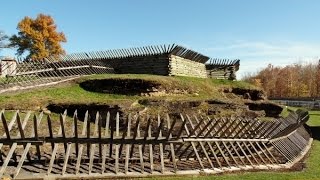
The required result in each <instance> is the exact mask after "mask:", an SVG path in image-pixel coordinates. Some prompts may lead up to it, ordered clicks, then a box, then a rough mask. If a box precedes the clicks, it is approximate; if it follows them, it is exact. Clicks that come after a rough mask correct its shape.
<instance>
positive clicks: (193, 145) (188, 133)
mask: <svg viewBox="0 0 320 180" xmlns="http://www.w3.org/2000/svg"><path fill="white" fill-rule="evenodd" d="M181 117H182V118H183V116H181ZM182 120H183V121H184V119H182ZM184 128H185V130H186V133H187V135H188V136H189V135H190V132H189V129H188V127H187V125H186V124H184ZM190 144H191V146H192V148H193V151H194V153H195V155H196V157H197V159H198V162H199V165H200V166H201V169H202V170H203V169H204V166H203V163H202V161H201V158H200V156H199V154H198V151H197V149H196V146H195V144H194V142H190Z"/></svg>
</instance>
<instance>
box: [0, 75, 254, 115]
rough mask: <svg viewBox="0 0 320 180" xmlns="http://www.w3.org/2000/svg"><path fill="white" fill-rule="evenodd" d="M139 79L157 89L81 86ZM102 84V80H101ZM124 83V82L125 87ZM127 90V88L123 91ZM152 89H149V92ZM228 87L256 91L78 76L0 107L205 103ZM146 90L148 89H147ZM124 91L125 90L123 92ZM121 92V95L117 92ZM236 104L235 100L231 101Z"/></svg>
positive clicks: (4, 100) (223, 83) (15, 96)
mask: <svg viewBox="0 0 320 180" xmlns="http://www.w3.org/2000/svg"><path fill="white" fill-rule="evenodd" d="M115 79H116V80H118V81H119V80H124V82H128V80H139V81H140V82H152V83H154V84H156V85H157V87H154V88H153V87H151V91H152V92H153V93H154V94H152V93H151V94H150V93H148V92H147V93H145V92H141V93H135V94H132V93H131V94H130V93H126V92H130V91H131V90H132V89H131V90H130V88H134V87H136V86H140V85H141V84H137V85H136V86H135V85H134V84H133V85H132V84H131V86H130V87H129V88H128V86H124V87H123V88H121V86H119V84H118V86H116V85H115V84H112V83H111V84H109V87H114V89H112V88H111V90H110V89H109V90H110V91H107V90H106V91H105V92H102V91H100V92H99V91H97V92H95V91H92V90H90V84H89V89H88V84H87V88H84V87H83V86H81V84H83V83H85V82H89V81H92V80H95V81H98V80H104V81H105V80H115ZM102 82H103V81H102ZM126 84H128V83H124V85H126ZM126 88H127V89H126ZM152 88H153V89H152ZM228 88H244V89H256V88H255V87H254V86H252V85H250V84H248V83H245V82H241V81H228V80H213V79H201V78H191V77H164V76H152V75H132V74H130V75H126V74H124V75H111V74H105V75H92V76H86V77H81V78H79V79H76V80H73V81H69V82H68V83H62V84H59V85H56V86H51V87H42V88H38V89H31V90H25V91H22V92H11V93H6V94H1V95H0V107H1V108H6V109H33V110H34V109H39V108H41V107H46V106H47V105H49V104H59V103H67V104H92V103H95V104H132V103H133V102H135V101H137V100H142V99H146V98H147V99H155V100H157V99H158V100H159V99H161V100H167V101H176V100H185V99H188V100H205V99H218V100H228V99H230V97H226V96H225V95H224V93H223V89H228ZM149 89H150V87H149ZM124 90H125V91H124ZM117 92H122V93H117ZM233 100H234V101H236V99H233Z"/></svg>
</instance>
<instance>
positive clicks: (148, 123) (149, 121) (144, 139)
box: [142, 115, 151, 154]
mask: <svg viewBox="0 0 320 180" xmlns="http://www.w3.org/2000/svg"><path fill="white" fill-rule="evenodd" d="M150 125H151V118H150V116H149V115H147V126H146V129H145V133H144V138H143V145H142V154H144V151H145V146H146V143H145V142H146V141H147V138H148V129H149V126H150Z"/></svg>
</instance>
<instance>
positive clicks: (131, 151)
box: [130, 116, 140, 159]
mask: <svg viewBox="0 0 320 180" xmlns="http://www.w3.org/2000/svg"><path fill="white" fill-rule="evenodd" d="M139 124H140V117H139V116H138V117H137V119H136V125H135V127H134V131H133V137H132V140H133V141H135V140H136V138H137V133H138V127H139ZM133 150H134V144H132V145H131V150H130V159H131V158H132V156H133Z"/></svg>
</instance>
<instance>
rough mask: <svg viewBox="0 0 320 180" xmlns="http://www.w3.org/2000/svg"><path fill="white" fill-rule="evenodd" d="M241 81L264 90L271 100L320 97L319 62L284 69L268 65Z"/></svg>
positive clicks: (289, 66) (288, 66)
mask: <svg viewBox="0 0 320 180" xmlns="http://www.w3.org/2000/svg"><path fill="white" fill-rule="evenodd" d="M243 80H245V81H247V82H250V83H253V84H254V85H256V86H258V87H261V88H263V89H264V90H265V92H266V93H267V95H268V96H269V97H271V98H301V97H311V98H319V97H320V60H319V62H318V63H307V64H299V63H295V64H292V65H287V66H285V67H279V66H274V65H272V64H269V65H268V66H267V67H266V68H264V69H262V70H261V71H259V72H258V73H256V74H253V75H250V74H249V75H246V76H245V77H244V78H243Z"/></svg>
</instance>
